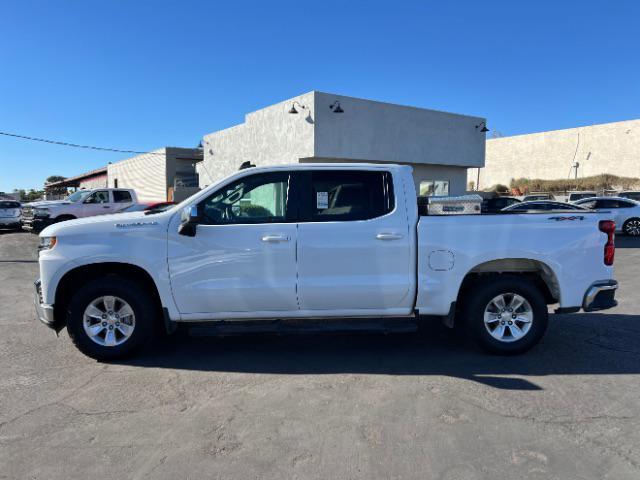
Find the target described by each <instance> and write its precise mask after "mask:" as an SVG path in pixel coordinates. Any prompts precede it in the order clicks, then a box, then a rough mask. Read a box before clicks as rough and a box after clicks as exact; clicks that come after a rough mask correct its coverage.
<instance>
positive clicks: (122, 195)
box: [113, 190, 133, 203]
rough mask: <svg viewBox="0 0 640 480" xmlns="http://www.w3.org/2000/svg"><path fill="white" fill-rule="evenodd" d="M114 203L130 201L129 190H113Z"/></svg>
mask: <svg viewBox="0 0 640 480" xmlns="http://www.w3.org/2000/svg"><path fill="white" fill-rule="evenodd" d="M113 201H114V203H131V202H132V201H133V200H132V199H131V192H129V191H128V190H114V191H113Z"/></svg>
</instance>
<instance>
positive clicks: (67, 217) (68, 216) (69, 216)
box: [53, 213, 77, 222]
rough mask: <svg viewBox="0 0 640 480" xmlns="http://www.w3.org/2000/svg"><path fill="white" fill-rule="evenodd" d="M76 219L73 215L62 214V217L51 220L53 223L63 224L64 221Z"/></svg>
mask: <svg viewBox="0 0 640 480" xmlns="http://www.w3.org/2000/svg"><path fill="white" fill-rule="evenodd" d="M76 218H77V217H76V216H75V215H71V214H70V213H63V214H62V215H58V216H57V217H55V218H54V219H53V221H54V222H64V221H66V220H75V219H76Z"/></svg>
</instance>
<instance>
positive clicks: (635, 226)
mask: <svg viewBox="0 0 640 480" xmlns="http://www.w3.org/2000/svg"><path fill="white" fill-rule="evenodd" d="M574 204H575V205H580V206H581V207H586V208H588V209H591V210H595V211H597V212H611V213H612V214H613V217H612V218H613V221H615V222H616V232H622V233H625V234H627V235H631V236H632V237H637V236H640V202H636V201H635V200H630V199H628V198H622V197H593V198H584V199H582V200H578V201H576V202H574Z"/></svg>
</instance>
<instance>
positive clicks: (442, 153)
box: [314, 92, 486, 167]
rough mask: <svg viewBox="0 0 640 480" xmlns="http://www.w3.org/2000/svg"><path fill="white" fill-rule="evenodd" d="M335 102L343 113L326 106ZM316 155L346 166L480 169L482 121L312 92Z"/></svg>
mask: <svg viewBox="0 0 640 480" xmlns="http://www.w3.org/2000/svg"><path fill="white" fill-rule="evenodd" d="M336 100H337V101H339V102H340V106H341V107H342V109H343V110H344V113H334V112H333V111H332V110H330V109H329V105H330V104H332V103H333V102H334V101H336ZM314 101H315V125H316V127H315V156H317V157H326V158H342V159H345V160H346V161H360V160H363V159H364V160H366V161H384V162H392V163H411V164H430V165H454V166H461V167H481V166H483V165H484V154H485V137H486V136H485V134H484V133H482V132H481V131H480V130H479V129H477V128H475V126H476V125H478V124H480V123H481V122H483V121H484V119H483V118H480V117H470V116H467V115H459V114H455V113H448V112H440V111H437V110H428V109H425V108H416V107H408V106H404V105H394V104H390V103H383V102H376V101H371V100H364V99H360V98H353V97H346V96H343V95H334V94H330V93H323V92H315V96H314Z"/></svg>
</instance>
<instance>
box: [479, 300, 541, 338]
mask: <svg viewBox="0 0 640 480" xmlns="http://www.w3.org/2000/svg"><path fill="white" fill-rule="evenodd" d="M532 324H533V309H532V308H531V305H530V304H529V302H528V301H527V300H526V299H525V298H524V297H522V296H521V295H518V294H517V293H502V294H500V295H498V296H497V297H494V298H493V299H492V300H491V301H490V302H489V303H488V304H487V306H486V307H485V309H484V327H485V328H486V329H487V332H489V334H490V335H491V336H492V337H493V338H495V339H496V340H498V341H500V342H515V341H517V340H520V339H521V338H523V337H524V336H525V335H526V334H527V333H528V332H529V330H530V329H531V325H532Z"/></svg>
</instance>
